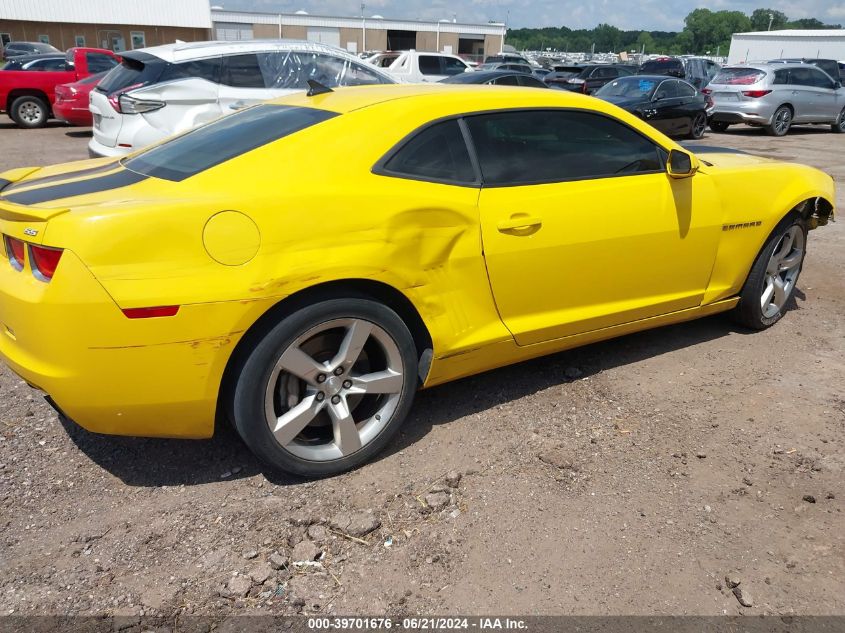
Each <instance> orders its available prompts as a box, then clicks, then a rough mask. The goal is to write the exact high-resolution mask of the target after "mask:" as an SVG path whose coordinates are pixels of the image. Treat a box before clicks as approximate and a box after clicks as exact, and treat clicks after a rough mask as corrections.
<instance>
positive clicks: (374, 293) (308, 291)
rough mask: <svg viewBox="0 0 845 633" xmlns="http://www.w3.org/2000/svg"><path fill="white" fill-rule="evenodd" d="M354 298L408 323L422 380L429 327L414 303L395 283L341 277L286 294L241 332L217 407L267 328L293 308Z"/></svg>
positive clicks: (429, 350)
mask: <svg viewBox="0 0 845 633" xmlns="http://www.w3.org/2000/svg"><path fill="white" fill-rule="evenodd" d="M342 298H348V299H352V298H358V299H371V300H375V301H378V302H380V303H382V304H384V305H386V306H387V307H389V308H390V309H392V310H393V311H394V312H396V313H397V314H398V315H399V318H401V319H402V321H403V322H404V323H405V325H406V326H407V327H408V330H410V332H411V336H412V337H413V339H414V345H415V346H416V348H417V357H418V359H419V363H418V375H419V380H420V384H422V383H424V382H425V378H426V376H427V375H428V371H429V368H430V366H431V360H432V358H433V352H434V350H433V347H434V345H433V343H432V339H431V334H430V333H429V329H428V327H427V326H426V324H425V321H424V320H423V318H422V316H421V315H420V313H419V311H418V310H417V308H416V306H415V305H414V304H413V303H412V302H411V300H410V299H408V297H407V296H405V294H404V293H402V292H401V291H400V290H397V289H396V288H395V287H393V286H391V285H389V284H386V283H384V282H380V281H373V280H371V279H341V280H333V281H327V282H324V283H321V284H317V285H315V286H310V287H308V288H304V289H302V290H299V291H297V292H295V293H293V294H292V295H289V296H287V297H285V298H284V299H282V300H281V301H279V302H278V303H276V304H274V305H273V306H272V307H270V308H269V309H268V310H267V311H266V312H265V313H264V314H262V315H261V316H260V317H259V318H258V319H257V320H256V321H255V322H254V323H253V324H252V325H251V326H250V327H249V328H248V329H247V330H246V332H245V333H244V335H243V336H242V337H241V339H240V340H239V341H238V343H237V344H236V345H235V349H234V350H233V351H232V354H231V355H230V356H229V360H228V361H227V363H226V367H225V369H224V370H223V380H222V381H221V383H220V391H219V394H218V409H219V408H220V407H219V405H220V403H222V402H224V401H225V396H226V395H227V394H229V393H230V392H231V389H233V388H234V385H235V382H236V380H237V371H238V367H239V366H240V365H241V364H242V363H243V362H244V361H245V360H246V357H247V356H248V355H249V353H250V351H251V350H252V349H253V348H254V347H255V345H256V344H257V343H258V341H260V340H261V338H262V337H263V336H264V335H265V334H266V333H267V331H268V330H269V329H270V328H272V327H274V326H275V325H276V324H278V323H279V322H280V321H281V320H282V319H284V318H285V317H287V316H289V315H291V314H293V313H294V312H296V311H297V310H299V309H301V308H304V307H306V306H309V305H312V304H314V303H317V302H320V301H326V300H329V299H342Z"/></svg>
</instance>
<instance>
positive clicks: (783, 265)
mask: <svg viewBox="0 0 845 633" xmlns="http://www.w3.org/2000/svg"><path fill="white" fill-rule="evenodd" d="M803 260H804V231H803V230H802V229H801V227H800V226H792V227H791V228H790V229H789V230H788V231H787V232H786V233H784V235H783V237H782V238H781V239H780V241H779V242H778V243H777V246H775V249H774V251H772V256H771V257H770V258H769V263H768V265H767V266H766V276H765V278H764V281H763V293H762V295H761V296H760V307H761V309H762V311H763V316H764V317H766V318H767V319H768V318H771V317H773V316H775V315H776V314H777V313H778V312H780V311H781V310H782V309H783V307H784V306H785V305H786V302H787V300H788V299H789V297H790V295H791V294H792V290H793V288H794V287H795V282H796V281H797V280H798V274H799V273H800V272H801V262H802V261H803Z"/></svg>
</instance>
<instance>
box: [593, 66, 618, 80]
mask: <svg viewBox="0 0 845 633" xmlns="http://www.w3.org/2000/svg"><path fill="white" fill-rule="evenodd" d="M618 76H619V72H618V71H617V70H616V69H615V68H610V67H607V68H598V69H596V72H594V73H593V77H598V78H599V79H615V78H616V77H618Z"/></svg>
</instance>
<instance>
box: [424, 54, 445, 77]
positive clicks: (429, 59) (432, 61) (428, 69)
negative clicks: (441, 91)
mask: <svg viewBox="0 0 845 633" xmlns="http://www.w3.org/2000/svg"><path fill="white" fill-rule="evenodd" d="M420 72H421V73H422V74H423V75H442V74H443V73H442V72H441V71H440V58H439V57H436V56H434V55H420Z"/></svg>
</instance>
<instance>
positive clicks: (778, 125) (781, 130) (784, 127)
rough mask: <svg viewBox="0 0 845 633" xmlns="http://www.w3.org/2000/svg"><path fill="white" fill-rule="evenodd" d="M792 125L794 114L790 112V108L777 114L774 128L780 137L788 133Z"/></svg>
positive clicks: (783, 109)
mask: <svg viewBox="0 0 845 633" xmlns="http://www.w3.org/2000/svg"><path fill="white" fill-rule="evenodd" d="M790 123H792V112H790V110H789V108H781V109H780V110H778V111H777V112H776V113H775V121H774V127H775V132H777V134H778V136H782V135H784V134H786V133H787V131H788V130H789V125H790Z"/></svg>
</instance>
